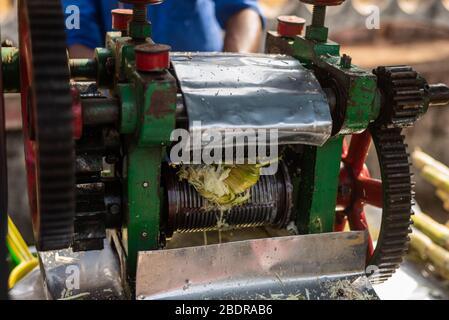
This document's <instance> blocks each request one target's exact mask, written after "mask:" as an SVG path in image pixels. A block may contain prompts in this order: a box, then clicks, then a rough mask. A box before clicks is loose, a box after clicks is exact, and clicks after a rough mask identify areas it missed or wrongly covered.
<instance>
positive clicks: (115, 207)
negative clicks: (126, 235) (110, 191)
mask: <svg viewBox="0 0 449 320" xmlns="http://www.w3.org/2000/svg"><path fill="white" fill-rule="evenodd" d="M109 212H110V213H111V214H113V215H116V214H119V213H120V206H119V205H118V204H116V203H114V204H111V205H110V206H109Z"/></svg>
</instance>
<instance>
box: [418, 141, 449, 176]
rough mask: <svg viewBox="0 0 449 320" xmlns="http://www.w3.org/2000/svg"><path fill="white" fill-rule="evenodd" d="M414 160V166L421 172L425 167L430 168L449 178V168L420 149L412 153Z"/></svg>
mask: <svg viewBox="0 0 449 320" xmlns="http://www.w3.org/2000/svg"><path fill="white" fill-rule="evenodd" d="M412 159H413V164H414V165H415V167H416V168H418V169H419V170H422V169H423V168H424V167H425V166H430V167H433V168H435V169H437V170H438V171H439V172H440V173H441V174H443V175H446V176H448V177H449V168H448V167H447V166H445V165H444V164H443V163H441V162H439V161H437V160H435V159H434V158H432V157H431V156H429V155H428V154H426V153H424V152H422V151H421V149H419V148H417V149H416V150H415V151H414V152H413V153H412Z"/></svg>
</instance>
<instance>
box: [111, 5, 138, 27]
mask: <svg viewBox="0 0 449 320" xmlns="http://www.w3.org/2000/svg"><path fill="white" fill-rule="evenodd" d="M111 13H112V29H114V30H118V31H126V30H127V29H128V22H130V21H131V19H132V18H133V11H132V10H131V9H114V10H112V11H111Z"/></svg>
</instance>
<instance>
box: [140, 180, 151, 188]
mask: <svg viewBox="0 0 449 320" xmlns="http://www.w3.org/2000/svg"><path fill="white" fill-rule="evenodd" d="M142 186H143V187H144V188H148V187H149V186H150V184H149V183H148V182H147V181H145V182H144V183H142Z"/></svg>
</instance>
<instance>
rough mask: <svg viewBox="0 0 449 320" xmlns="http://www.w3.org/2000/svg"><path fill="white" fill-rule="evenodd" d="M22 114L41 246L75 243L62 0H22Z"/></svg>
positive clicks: (72, 155)
mask: <svg viewBox="0 0 449 320" xmlns="http://www.w3.org/2000/svg"><path fill="white" fill-rule="evenodd" d="M18 14H19V26H20V27H19V35H20V37H19V38H20V61H21V63H20V65H21V98H22V118H23V131H24V143H25V159H26V168H27V178H28V195H29V203H30V209H31V214H32V222H33V230H34V235H35V240H36V246H37V249H38V250H41V251H46V250H56V249H62V248H67V247H69V246H70V244H71V243H72V238H73V228H74V227H73V225H74V213H75V153H74V140H73V119H72V118H73V114H72V101H71V95H70V75H69V69H68V62H67V51H66V36H65V25H64V15H63V11H62V6H61V3H60V1H59V0H22V1H19V6H18Z"/></svg>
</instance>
